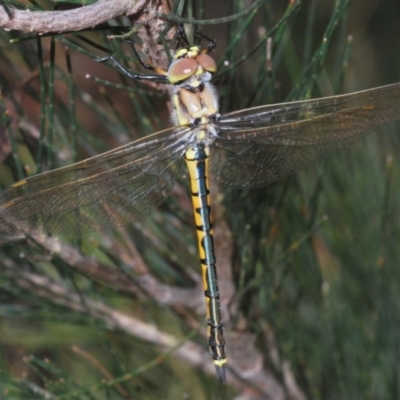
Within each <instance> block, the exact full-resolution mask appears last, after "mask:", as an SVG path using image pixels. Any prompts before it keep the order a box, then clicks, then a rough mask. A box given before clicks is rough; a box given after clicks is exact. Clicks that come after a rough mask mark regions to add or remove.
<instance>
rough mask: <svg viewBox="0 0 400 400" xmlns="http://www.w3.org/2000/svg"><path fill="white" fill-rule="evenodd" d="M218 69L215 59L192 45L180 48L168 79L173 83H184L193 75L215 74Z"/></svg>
mask: <svg viewBox="0 0 400 400" xmlns="http://www.w3.org/2000/svg"><path fill="white" fill-rule="evenodd" d="M216 70H217V64H216V62H215V60H214V59H213V58H212V57H211V56H209V55H208V54H206V53H205V52H204V51H202V50H201V49H200V47H199V46H191V47H185V48H182V49H179V50H178V51H177V52H176V53H175V56H174V61H172V63H171V64H170V66H169V68H168V74H167V76H168V80H169V82H170V83H172V84H178V83H182V82H183V81H185V80H186V79H188V78H190V77H192V76H200V75H203V74H204V73H205V72H209V73H210V74H213V73H214V72H216Z"/></svg>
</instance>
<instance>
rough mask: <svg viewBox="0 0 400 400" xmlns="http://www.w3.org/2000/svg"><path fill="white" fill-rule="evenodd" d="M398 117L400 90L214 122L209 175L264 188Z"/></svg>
mask: <svg viewBox="0 0 400 400" xmlns="http://www.w3.org/2000/svg"><path fill="white" fill-rule="evenodd" d="M399 118H400V85H399V84H395V85H390V86H385V87H381V88H377V89H372V90H367V91H364V92H358V93H352V94H349V95H343V96H335V97H327V98H323V99H318V100H310V101H302V102H293V103H286V104H281V105H274V106H266V107H259V108H254V109H249V110H244V111H239V112H236V113H232V114H229V115H226V116H223V117H222V118H221V119H220V121H218V122H217V123H216V129H217V131H218V138H217V140H216V142H215V143H214V148H213V155H212V158H211V160H212V161H211V171H212V174H211V176H212V177H214V179H216V180H217V181H218V182H219V183H221V184H223V185H228V186H234V187H245V188H254V187H261V186H264V185H266V184H269V183H272V182H274V181H276V180H278V179H281V178H283V177H285V176H287V175H289V174H292V173H294V172H297V171H298V170H300V169H301V168H303V167H306V166H307V165H310V164H312V163H313V162H315V161H317V160H319V159H321V158H322V157H325V156H327V155H329V154H331V153H333V152H335V151H337V150H340V149H343V148H346V147H347V146H349V145H350V144H352V143H354V142H356V141H358V140H359V139H361V138H362V137H363V136H365V135H366V134H368V133H369V132H370V131H371V130H372V129H374V128H376V127H378V126H381V125H383V124H385V123H387V122H390V121H394V120H397V119H399Z"/></svg>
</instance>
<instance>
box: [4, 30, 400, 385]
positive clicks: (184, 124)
mask: <svg viewBox="0 0 400 400" xmlns="http://www.w3.org/2000/svg"><path fill="white" fill-rule="evenodd" d="M203 37H205V36H203ZM133 47H134V46H133ZM214 47H215V44H213V42H212V41H211V40H210V41H209V44H208V45H207V47H205V48H201V46H196V45H192V46H191V45H189V43H187V45H186V46H183V47H182V48H179V49H177V50H176V51H175V53H174V56H173V59H172V62H171V63H170V65H169V67H168V69H166V70H163V69H161V68H158V67H153V66H150V65H147V64H145V63H143V61H141V64H142V66H144V67H145V68H147V69H150V70H152V71H153V72H154V74H149V75H143V74H136V73H133V72H132V71H130V70H127V69H126V68H125V67H123V66H122V65H120V64H119V63H118V62H117V61H116V60H115V59H113V58H112V56H109V57H107V58H108V59H111V60H112V61H114V62H115V65H116V66H117V67H118V68H120V69H121V70H122V71H123V72H124V73H126V74H128V75H129V76H130V77H132V78H133V79H138V80H157V81H160V82H163V83H166V84H169V85H171V87H172V91H171V103H172V105H173V112H172V119H173V121H174V126H173V127H171V128H168V129H165V130H163V131H160V132H157V133H154V134H152V135H149V136H146V137H144V138H142V139H139V140H136V141H134V142H132V143H129V144H126V145H124V146H121V147H118V148H116V149H113V150H111V151H108V152H106V153H103V154H100V155H97V156H95V157H92V158H89V159H87V160H84V161H81V162H78V163H76V164H73V165H70V166H66V167H63V168H59V169H56V170H53V171H50V172H45V173H41V174H39V175H36V176H32V177H29V178H26V179H23V180H21V181H19V182H17V183H15V184H13V185H11V186H9V187H7V188H5V189H3V190H2V191H1V192H0V235H2V236H16V235H26V234H29V235H34V234H40V233H51V234H57V233H72V234H80V233H82V232H90V231H97V230H101V229H108V228H109V227H110V225H111V224H112V223H113V224H116V225H121V224H122V223H126V222H127V221H132V220H135V219H137V218H140V217H141V216H143V215H144V214H146V213H148V212H149V211H150V210H151V209H152V208H153V207H156V206H158V205H159V204H161V203H162V202H163V200H164V199H165V198H166V197H167V196H168V194H169V193H170V192H171V190H172V187H173V185H174V182H175V179H176V177H177V176H178V175H179V174H180V171H181V168H182V167H183V164H185V165H186V169H187V172H188V177H189V181H190V185H189V186H190V194H191V199H192V204H193V213H194V221H195V227H196V232H197V242H198V252H199V258H200V265H201V269H202V281H203V286H204V295H205V302H206V318H207V331H208V347H209V351H210V353H211V355H212V358H213V362H214V365H215V368H216V372H217V376H218V378H219V381H220V382H221V383H224V382H225V381H226V371H227V355H226V351H225V338H224V327H223V321H222V315H221V307H220V295H219V289H218V281H217V267H216V265H217V261H216V257H215V252H214V239H213V225H212V218H211V203H210V179H211V180H213V181H215V182H216V183H217V184H219V185H222V186H228V187H235V188H246V189H251V188H258V187H262V186H265V185H268V184H270V183H272V182H275V181H277V180H279V179H281V178H283V177H285V176H287V175H290V174H292V173H295V172H297V171H298V170H300V169H302V168H304V167H306V166H308V165H310V164H312V163H314V162H316V161H317V160H319V159H321V158H323V157H325V156H327V155H329V154H331V153H333V152H335V151H338V150H341V149H344V148H346V147H348V146H349V145H350V144H352V143H354V142H356V141H358V140H360V139H361V138H363V137H364V136H365V135H367V134H368V133H370V132H371V131H372V130H373V129H375V128H377V127H379V126H381V125H384V124H386V123H388V122H391V121H395V120H398V119H400V84H399V83H396V84H393V85H389V86H383V87H378V88H375V89H370V90H365V91H361V92H357V93H351V94H345V95H339V96H333V97H325V98H320V99H313V100H306V101H294V102H289V103H282V104H274V105H266V106H261V107H255V108H249V109H245V110H240V111H235V112H232V113H229V114H225V115H221V114H220V113H219V107H218V96H217V92H216V90H215V87H214V86H213V84H212V82H211V80H212V76H213V74H214V73H215V72H216V70H217V66H216V62H215V61H214V59H213V58H212V57H211V56H210V54H209V53H210V51H211V50H212V49H213V48H214ZM138 59H139V61H140V57H138ZM103 60H104V59H102V60H101V61H103Z"/></svg>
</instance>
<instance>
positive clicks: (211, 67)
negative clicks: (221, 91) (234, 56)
mask: <svg viewBox="0 0 400 400" xmlns="http://www.w3.org/2000/svg"><path fill="white" fill-rule="evenodd" d="M196 61H197V62H198V63H199V64H200V65H201V66H202V67H203V68H204V69H205V70H206V71H208V72H211V73H214V72H216V71H217V63H216V62H215V61H214V59H213V58H212V57H210V56H209V55H208V54H199V55H198V56H197V57H196Z"/></svg>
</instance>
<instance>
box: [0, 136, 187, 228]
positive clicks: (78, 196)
mask: <svg viewBox="0 0 400 400" xmlns="http://www.w3.org/2000/svg"><path fill="white" fill-rule="evenodd" d="M188 132H189V129H188V128H183V129H180V130H176V129H175V130H174V129H168V130H165V131H161V132H158V133H155V134H153V135H151V136H148V137H146V138H143V139H140V140H138V141H135V142H132V143H129V144H127V145H125V146H122V147H119V148H117V149H114V150H111V151H109V152H107V153H104V154H101V155H99V156H96V157H93V158H89V159H87V160H84V161H82V162H79V163H77V164H73V165H70V166H67V167H64V168H59V169H56V170H54V171H50V172H46V173H43V174H39V175H36V176H33V177H31V178H27V179H25V180H22V181H20V182H17V183H16V184H14V185H12V186H10V187H8V188H6V189H5V190H3V191H1V192H0V234H2V235H21V234H24V233H29V234H35V233H36V234H37V233H76V234H78V233H81V232H90V231H96V230H100V229H104V228H109V227H110V226H112V225H113V224H115V225H122V224H125V223H127V222H128V221H131V220H134V219H137V218H139V217H140V216H142V215H143V214H146V213H147V212H148V211H149V210H150V209H151V208H152V207H154V206H156V205H158V204H160V203H161V202H162V201H163V200H164V199H165V197H166V196H167V195H168V193H169V192H170V191H171V189H172V187H173V184H174V180H175V175H176V174H177V172H178V171H177V170H178V168H179V166H180V159H181V156H182V154H183V152H184V150H185V147H186V146H185V141H184V137H185V134H186V133H188Z"/></svg>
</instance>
